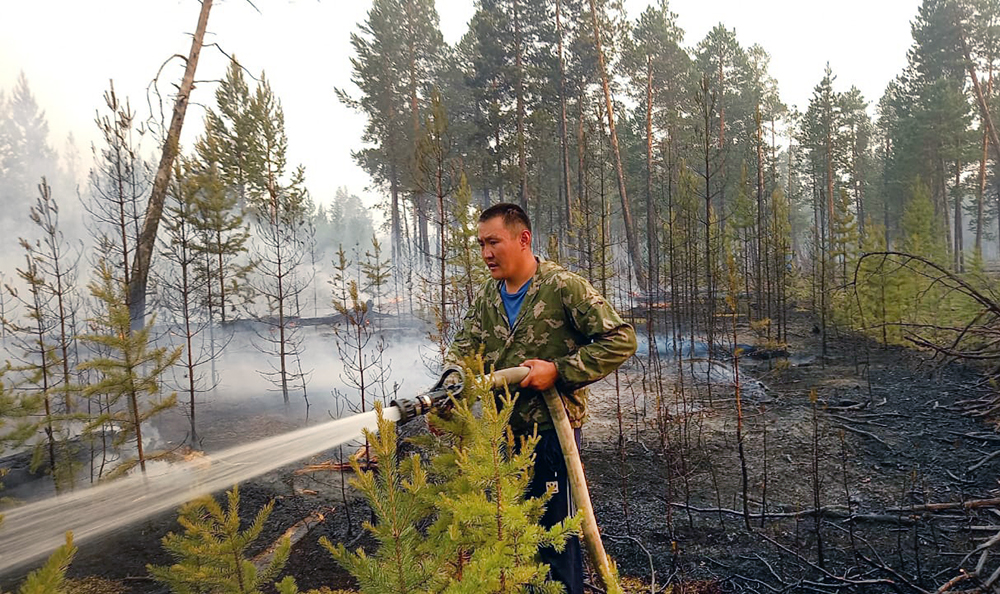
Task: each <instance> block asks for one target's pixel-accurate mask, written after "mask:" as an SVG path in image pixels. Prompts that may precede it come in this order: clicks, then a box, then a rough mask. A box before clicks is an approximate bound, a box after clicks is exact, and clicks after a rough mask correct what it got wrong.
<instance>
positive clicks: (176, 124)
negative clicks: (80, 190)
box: [128, 0, 212, 329]
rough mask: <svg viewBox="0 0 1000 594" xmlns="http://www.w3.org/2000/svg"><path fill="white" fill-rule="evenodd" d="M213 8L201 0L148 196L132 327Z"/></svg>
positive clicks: (137, 321)
mask: <svg viewBox="0 0 1000 594" xmlns="http://www.w3.org/2000/svg"><path fill="white" fill-rule="evenodd" d="M211 10H212V0H202V2H201V13H200V14H199V15H198V26H197V28H196V29H195V32H194V38H193V39H192V40H191V51H190V53H189V54H188V58H187V65H186V67H185V68H184V77H183V78H182V79H181V86H180V89H179V90H178V91H177V99H176V100H175V101H174V113H173V117H171V119H170V128H169V129H168V130H167V138H166V140H165V141H164V143H163V154H162V155H161V157H160V165H159V166H158V167H157V169H156V177H155V178H153V191H152V193H151V194H150V196H149V204H148V205H147V206H146V217H145V219H144V220H143V223H142V231H141V233H140V234H139V244H138V246H136V250H135V258H134V259H133V261H132V278H131V279H130V282H129V287H128V293H129V296H130V299H129V315H130V317H131V320H132V328H133V329H136V328H142V327H143V325H145V322H146V284H147V281H148V279H149V266H150V262H151V260H152V256H153V248H155V247H156V232H157V231H158V230H159V227H160V219H161V218H162V217H163V203H164V200H166V197H167V184H168V183H169V181H170V173H171V171H173V166H174V159H176V158H177V153H178V152H180V137H181V128H182V127H183V125H184V115H185V114H186V113H187V106H188V102H189V101H190V99H191V90H192V89H193V88H194V73H195V70H196V69H197V68H198V56H199V55H200V54H201V46H202V42H203V41H204V39H205V29H206V28H207V27H208V13H209V12H210V11H211Z"/></svg>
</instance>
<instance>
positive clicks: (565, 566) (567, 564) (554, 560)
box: [528, 429, 583, 594]
mask: <svg viewBox="0 0 1000 594" xmlns="http://www.w3.org/2000/svg"><path fill="white" fill-rule="evenodd" d="M574 433H575V434H576V449H577V451H579V450H580V430H579V429H576V430H574ZM538 435H539V437H540V439H539V440H538V445H537V446H535V473H534V476H532V477H531V483H529V484H528V497H541V496H542V495H543V494H544V493H545V491H546V489H548V484H549V483H555V484H556V485H557V492H556V493H554V494H553V495H552V498H551V499H549V502H548V505H547V506H546V508H545V513H544V514H543V515H542V520H541V524H542V526H545V527H546V528H551V527H552V526H555V525H556V524H558V523H559V522H561V521H563V520H565V519H566V518H569V517H571V516H573V514H575V513H576V506H575V505H574V504H573V498H572V496H571V494H570V488H569V479H568V477H567V473H566V461H565V460H564V459H563V452H562V447H561V446H560V445H559V437H558V436H557V435H556V430H555V429H549V430H547V431H539V432H538ZM538 555H539V557H540V558H541V560H542V562H543V563H547V564H548V566H549V579H551V580H553V581H556V582H560V583H562V584H563V586H565V587H566V592H567V594H583V551H581V549H580V539H579V538H577V537H575V536H573V537H570V539H569V540H568V541H567V542H566V548H565V549H563V552H561V553H557V552H556V550H555V549H553V548H552V547H542V548H540V549H538Z"/></svg>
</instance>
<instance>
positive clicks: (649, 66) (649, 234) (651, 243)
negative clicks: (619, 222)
mask: <svg viewBox="0 0 1000 594" xmlns="http://www.w3.org/2000/svg"><path fill="white" fill-rule="evenodd" d="M657 218H658V217H657V214H656V206H655V205H654V203H653V60H652V57H650V56H648V55H647V56H646V249H647V250H648V251H649V284H650V289H653V288H656V287H658V286H659V283H658V282H657V281H658V275H659V272H660V258H659V255H660V253H659V250H660V248H659V245H658V242H657V233H656V227H657V224H656V223H657ZM650 322H652V316H651V317H650ZM650 326H651V327H652V324H650Z"/></svg>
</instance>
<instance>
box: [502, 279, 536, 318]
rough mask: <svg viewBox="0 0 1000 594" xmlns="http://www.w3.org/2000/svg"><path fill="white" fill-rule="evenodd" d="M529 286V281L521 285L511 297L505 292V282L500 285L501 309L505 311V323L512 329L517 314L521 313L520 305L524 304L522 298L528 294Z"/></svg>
mask: <svg viewBox="0 0 1000 594" xmlns="http://www.w3.org/2000/svg"><path fill="white" fill-rule="evenodd" d="M530 286H531V279H530V278H529V279H528V282H526V283H524V284H523V285H521V288H520V289H518V291H517V293H514V294H513V295H511V294H510V293H508V292H507V281H504V282H503V283H501V284H500V299H501V301H503V308H504V309H505V310H506V311H507V323H508V324H510V327H511V328H513V327H514V322H516V321H517V314H519V313H521V304H523V303H524V296H525V295H526V294H527V293H528V287H530Z"/></svg>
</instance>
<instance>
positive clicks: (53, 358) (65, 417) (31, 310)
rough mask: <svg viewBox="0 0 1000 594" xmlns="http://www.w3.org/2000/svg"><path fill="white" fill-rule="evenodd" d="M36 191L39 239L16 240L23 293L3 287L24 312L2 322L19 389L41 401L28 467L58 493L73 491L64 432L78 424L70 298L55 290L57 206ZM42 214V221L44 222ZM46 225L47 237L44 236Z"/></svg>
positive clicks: (58, 276) (72, 460)
mask: <svg viewBox="0 0 1000 594" xmlns="http://www.w3.org/2000/svg"><path fill="white" fill-rule="evenodd" d="M40 192H41V196H40V198H39V199H38V201H37V203H36V206H34V207H32V209H31V218H32V220H33V221H35V222H36V223H37V224H38V225H39V226H40V227H42V229H43V240H38V241H35V242H31V241H28V240H27V239H24V238H21V240H20V242H21V247H22V248H23V249H24V251H25V266H24V268H18V269H17V275H18V277H19V278H20V280H21V282H22V283H23V284H24V285H25V286H26V289H27V290H26V292H25V294H24V295H22V294H21V293H19V292H18V291H17V289H16V288H15V287H13V286H11V285H6V286H5V290H6V291H7V292H9V293H10V294H11V296H13V297H14V299H15V300H16V301H18V302H19V303H20V305H21V306H22V307H23V308H24V311H25V317H26V319H25V320H24V321H15V320H12V319H9V318H5V319H4V320H3V324H4V326H5V327H6V328H7V330H8V331H9V332H10V333H11V335H12V337H13V344H14V346H15V348H16V350H18V351H20V352H19V353H18V354H17V355H15V356H16V357H17V359H18V361H19V364H18V365H17V366H15V367H14V368H13V370H14V371H15V372H17V373H18V375H19V377H20V379H19V381H18V382H17V387H18V389H19V390H22V391H27V392H30V393H33V394H36V395H37V396H38V398H39V399H40V402H41V410H40V411H39V413H40V414H39V415H38V417H37V420H36V427H37V429H38V430H40V431H42V432H43V433H44V435H45V438H44V440H43V441H41V442H38V443H36V444H35V448H34V455H33V456H32V461H31V469H32V470H33V471H34V470H37V469H39V468H41V467H43V466H44V467H45V469H46V472H47V473H48V474H49V475H50V476H51V477H52V480H53V481H54V483H55V487H56V491H57V492H59V491H62V490H64V489H69V488H72V487H73V483H74V477H75V474H76V470H77V467H78V464H77V462H76V456H75V451H74V446H73V445H72V442H71V439H70V438H71V436H70V435H69V432H68V426H69V423H70V422H71V421H73V420H76V415H74V413H73V409H72V398H71V395H72V394H73V393H74V392H75V389H74V388H73V387H72V386H71V384H70V372H69V362H68V359H65V358H63V357H68V349H69V340H70V338H69V336H68V333H67V327H66V325H67V321H68V312H67V311H66V309H65V307H64V304H65V303H66V301H67V300H68V299H69V295H68V293H67V292H64V291H57V290H56V288H57V287H61V284H60V283H65V282H67V278H66V276H65V275H64V274H63V271H62V269H61V268H60V263H61V264H62V265H65V262H64V261H61V259H60V255H61V250H62V248H64V246H63V245H62V242H61V238H60V237H59V235H58V224H57V223H56V222H55V220H54V219H53V218H52V217H53V216H54V214H53V213H54V211H53V210H52V209H53V208H55V206H54V204H53V203H51V202H50V200H51V196H50V194H49V189H48V185H47V184H46V183H45V180H44V179H43V180H42V185H41V186H40ZM56 210H57V209H56ZM43 216H45V217H46V218H45V221H44V222H43V219H42V217H43ZM46 226H48V227H49V231H51V232H52V233H51V234H50V233H47V232H45V228H46ZM53 250H54V251H53ZM53 257H54V260H53V259H52V258H53Z"/></svg>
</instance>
